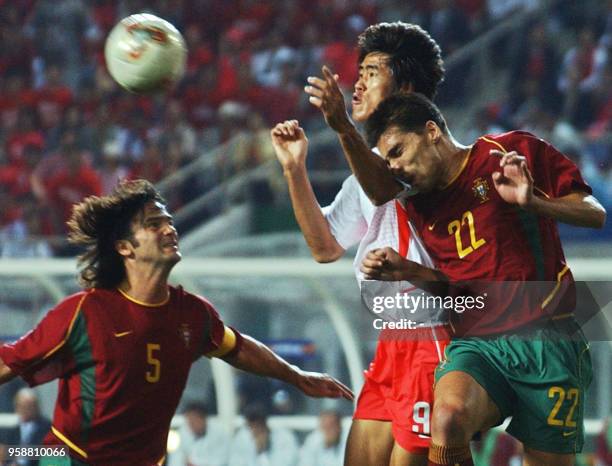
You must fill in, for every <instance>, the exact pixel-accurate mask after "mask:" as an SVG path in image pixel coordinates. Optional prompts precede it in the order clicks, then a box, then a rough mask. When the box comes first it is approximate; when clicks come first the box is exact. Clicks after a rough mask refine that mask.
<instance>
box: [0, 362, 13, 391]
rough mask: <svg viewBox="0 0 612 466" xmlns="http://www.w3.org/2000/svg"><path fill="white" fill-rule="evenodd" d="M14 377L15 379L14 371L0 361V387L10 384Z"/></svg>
mask: <svg viewBox="0 0 612 466" xmlns="http://www.w3.org/2000/svg"><path fill="white" fill-rule="evenodd" d="M14 377H15V374H13V371H12V370H11V369H10V367H9V366H7V365H6V364H4V361H2V359H0V385H2V384H3V383H6V382H8V381H9V380H11V379H13V378H14Z"/></svg>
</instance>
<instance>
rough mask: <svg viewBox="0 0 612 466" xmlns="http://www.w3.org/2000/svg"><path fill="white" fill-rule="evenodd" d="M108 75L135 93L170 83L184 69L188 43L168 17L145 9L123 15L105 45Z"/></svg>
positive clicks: (158, 89) (167, 85) (158, 88)
mask: <svg viewBox="0 0 612 466" xmlns="http://www.w3.org/2000/svg"><path fill="white" fill-rule="evenodd" d="M104 57H105V58H106V66H107V67H108V71H109V73H110V75H111V76H112V77H113V79H114V80H115V81H117V83H118V84H119V85H120V86H121V87H123V88H125V89H127V90H128V91H130V92H134V93H150V92H156V91H160V90H166V89H169V88H171V87H172V85H173V84H174V83H176V82H177V81H178V80H179V79H181V77H182V76H183V73H184V72H185V62H186V60H187V47H186V45H185V40H184V39H183V36H181V33H180V32H179V31H178V30H177V29H176V28H175V27H174V26H173V25H172V24H170V23H169V22H168V21H166V20H163V19H161V18H158V17H157V16H154V15H150V14H147V13H141V14H137V15H131V16H128V17H127V18H124V19H122V20H121V21H120V22H119V23H118V24H117V25H116V26H115V27H114V28H113V30H112V31H111V32H110V34H109V35H108V38H107V39H106V45H105V46H104Z"/></svg>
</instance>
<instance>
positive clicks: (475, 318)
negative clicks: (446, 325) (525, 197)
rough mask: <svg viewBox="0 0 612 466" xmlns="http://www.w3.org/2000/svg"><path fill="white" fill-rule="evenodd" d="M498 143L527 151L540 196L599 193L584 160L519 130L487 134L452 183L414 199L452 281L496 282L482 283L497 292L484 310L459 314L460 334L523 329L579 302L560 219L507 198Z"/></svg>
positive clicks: (411, 206) (430, 246)
mask: <svg viewBox="0 0 612 466" xmlns="http://www.w3.org/2000/svg"><path fill="white" fill-rule="evenodd" d="M492 149H496V150H501V151H502V152H511V151H516V152H518V154H519V155H523V156H525V157H526V160H527V165H528V167H529V170H530V171H531V173H532V175H533V178H534V185H535V188H534V192H535V193H536V195H538V196H544V197H547V198H557V197H561V196H565V195H567V194H570V193H572V192H575V191H583V192H587V193H589V194H590V193H591V188H590V187H589V186H588V185H587V184H586V183H585V181H584V180H583V179H582V176H581V174H580V172H579V170H578V168H577V167H576V165H575V164H574V163H573V162H572V161H570V160H569V159H568V158H567V157H565V156H564V155H563V154H561V153H560V152H559V151H557V150H556V149H555V148H554V147H553V146H552V145H550V144H549V143H547V142H546V141H544V140H542V139H539V138H537V137H535V136H534V135H532V134H529V133H526V132H522V131H512V132H509V133H505V134H501V135H489V136H483V137H481V138H479V139H478V140H477V141H476V142H475V144H474V145H473V147H472V149H471V151H470V153H469V155H468V157H467V159H466V162H465V164H464V166H463V167H462V169H461V171H460V173H459V174H458V176H457V177H456V178H455V179H454V180H453V181H452V182H451V183H450V184H449V185H448V186H447V187H446V188H445V189H443V190H440V191H434V192H431V193H427V194H421V195H417V196H415V197H413V198H411V200H412V201H411V202H408V203H407V210H408V213H409V217H410V218H411V220H412V221H413V222H414V224H415V225H416V228H417V230H418V232H419V233H420V235H421V237H422V239H423V241H424V243H425V246H426V248H427V250H428V251H429V253H430V254H431V256H432V258H433V260H434V263H435V265H436V267H437V268H438V269H439V270H441V271H442V272H444V274H446V276H447V277H449V279H450V280H451V281H456V282H464V281H479V282H481V283H488V285H482V286H480V287H475V289H481V290H483V289H484V290H488V291H489V292H490V293H492V294H493V295H494V296H489V299H487V300H486V301H485V302H486V305H485V308H484V309H483V310H482V311H469V312H468V311H466V312H463V313H462V314H458V313H456V312H452V313H451V321H452V322H453V323H454V325H455V326H456V330H457V332H458V334H466V333H469V334H470V335H485V334H498V333H502V332H505V331H511V330H516V329H520V328H522V327H524V326H525V325H527V324H529V323H534V322H536V321H539V320H541V319H543V318H544V317H549V318H550V317H552V316H561V315H565V314H569V313H571V312H572V311H573V309H574V307H575V287H574V279H573V277H572V274H571V271H570V270H569V268H568V267H567V264H566V261H565V257H564V255H563V249H562V247H561V240H560V238H559V233H558V230H557V225H556V222H555V220H553V219H551V218H548V217H543V216H538V215H535V214H533V213H530V212H527V211H526V210H524V209H521V208H520V207H518V206H516V205H511V204H509V203H507V202H505V201H504V200H503V199H502V198H501V197H500V195H499V194H498V192H497V190H496V189H495V187H494V184H493V179H492V174H493V173H494V172H496V171H500V166H499V162H500V158H499V157H497V156H494V155H491V154H490V153H489V151H490V150H492ZM490 282H497V283H496V284H492V283H490ZM501 282H504V283H501ZM527 282H540V283H539V284H538V285H537V286H532V285H533V284H531V285H530V284H528V283H527Z"/></svg>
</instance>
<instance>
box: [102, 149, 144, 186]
mask: <svg viewBox="0 0 612 466" xmlns="http://www.w3.org/2000/svg"><path fill="white" fill-rule="evenodd" d="M121 158H122V157H121V151H120V149H119V144H118V143H117V142H116V141H110V142H107V143H106V145H105V146H104V149H103V153H102V167H101V169H100V185H101V186H100V187H101V193H102V194H103V195H105V194H110V193H111V192H112V191H113V189H115V187H116V186H117V184H119V181H121V180H123V179H125V178H127V177H128V175H129V171H128V169H127V168H126V167H125V165H123V164H122V161H121ZM151 181H153V180H151Z"/></svg>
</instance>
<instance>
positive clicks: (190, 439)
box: [168, 403, 230, 466]
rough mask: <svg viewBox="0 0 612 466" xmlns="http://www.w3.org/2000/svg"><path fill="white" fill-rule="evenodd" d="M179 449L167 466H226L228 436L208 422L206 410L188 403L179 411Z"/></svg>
mask: <svg viewBox="0 0 612 466" xmlns="http://www.w3.org/2000/svg"><path fill="white" fill-rule="evenodd" d="M183 417H184V418H185V423H184V425H183V426H181V429H180V432H179V435H180V439H181V443H180V446H179V449H178V450H177V451H176V452H174V453H173V454H172V455H171V456H170V458H169V463H168V466H227V461H228V457H229V447H230V436H229V435H228V434H227V433H226V432H225V431H224V430H223V429H222V428H221V427H220V426H218V425H215V424H214V423H211V422H209V420H208V410H207V408H206V406H205V405H203V404H201V403H190V404H188V405H187V406H186V407H185V410H184V411H183Z"/></svg>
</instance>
